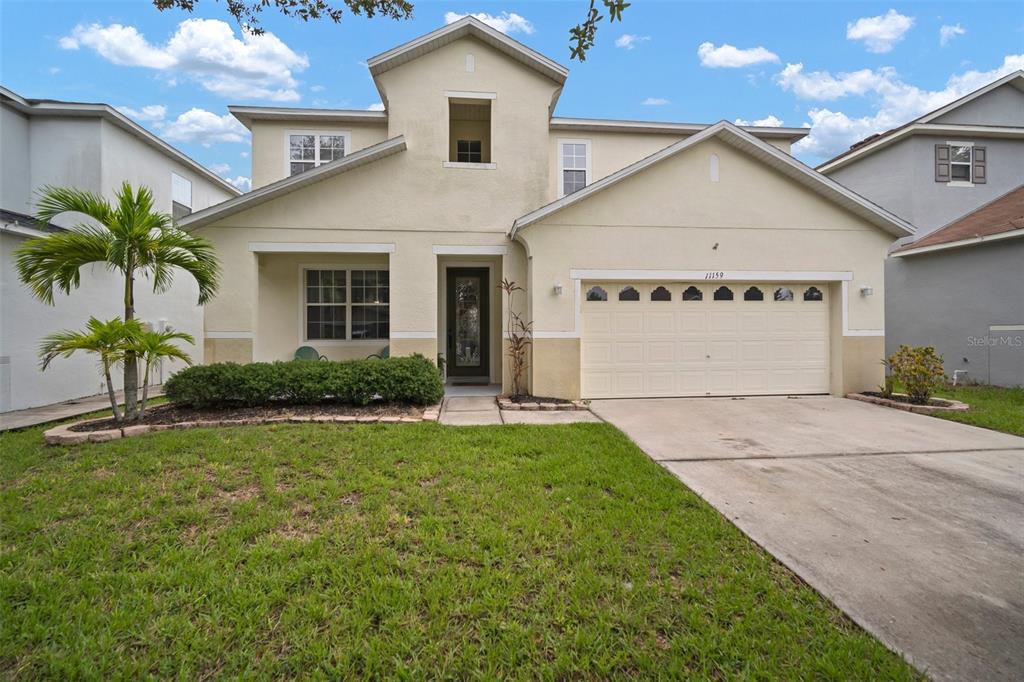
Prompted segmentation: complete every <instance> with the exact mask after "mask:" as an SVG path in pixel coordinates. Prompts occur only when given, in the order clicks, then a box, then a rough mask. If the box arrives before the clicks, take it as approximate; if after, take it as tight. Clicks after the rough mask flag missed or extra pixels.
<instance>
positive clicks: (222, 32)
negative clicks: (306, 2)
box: [60, 19, 309, 102]
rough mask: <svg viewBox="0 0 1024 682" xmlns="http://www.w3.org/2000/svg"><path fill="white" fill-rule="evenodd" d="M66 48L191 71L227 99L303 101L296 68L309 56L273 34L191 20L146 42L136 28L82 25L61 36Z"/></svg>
mask: <svg viewBox="0 0 1024 682" xmlns="http://www.w3.org/2000/svg"><path fill="white" fill-rule="evenodd" d="M60 46H61V47H62V48H64V49H65V50H77V49H80V48H81V47H83V46H84V47H88V48H91V49H93V50H95V51H96V52H97V53H98V54H99V55H100V56H101V57H103V58H104V59H106V60H107V61H109V62H111V63H113V64H118V65H121V66H140V67H144V68H150V69H156V70H158V71H163V72H169V73H180V74H183V75H187V76H189V77H191V78H193V79H195V80H196V81H198V82H199V84H200V85H202V87H203V88H205V89H206V90H209V91H210V92H213V93H216V94H218V95H222V96H225V97H244V98H247V99H252V98H255V99H268V100H273V101H278V102H293V101H296V100H298V99H299V93H298V90H297V87H298V83H297V82H296V80H295V78H294V75H293V72H295V71H303V70H305V69H306V68H307V67H308V66H309V60H308V59H307V58H306V57H305V56H304V55H300V54H297V53H295V52H294V51H293V50H292V49H291V48H290V47H288V46H287V45H285V44H284V43H283V42H282V41H281V40H280V39H279V38H278V37H277V36H275V35H274V34H273V33H270V32H267V33H264V34H263V35H258V36H257V35H252V34H251V33H248V32H246V31H244V30H243V31H242V32H241V39H239V38H237V37H236V36H235V33H234V30H233V29H232V27H231V26H230V25H229V24H227V23H226V22H223V21H219V20H216V19H186V20H185V21H183V22H181V23H180V24H178V28H177V30H176V31H175V32H174V34H173V35H172V36H171V37H170V38H169V39H168V41H167V42H166V43H165V44H163V45H154V44H153V43H150V42H149V41H148V40H146V37H145V36H143V35H142V34H141V33H139V31H138V29H136V28H135V27H134V26H123V25H121V24H110V25H108V26H102V25H100V24H89V25H84V24H79V25H78V26H76V27H75V28H74V29H73V30H72V31H71V35H69V36H65V37H63V38H61V39H60Z"/></svg>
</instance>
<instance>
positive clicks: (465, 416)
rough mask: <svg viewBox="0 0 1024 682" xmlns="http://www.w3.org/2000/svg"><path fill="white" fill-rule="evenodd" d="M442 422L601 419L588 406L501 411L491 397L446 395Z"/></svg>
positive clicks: (556, 422) (550, 421) (580, 420)
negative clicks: (584, 408)
mask: <svg viewBox="0 0 1024 682" xmlns="http://www.w3.org/2000/svg"><path fill="white" fill-rule="evenodd" d="M440 421H441V423H442V424H447V425H449V426H487V425H490V424H577V423H594V422H600V421H601V420H600V419H599V418H598V417H597V416H595V415H594V414H593V413H591V412H588V411H587V410H572V411H564V412H563V411H557V412H546V411H545V412H531V411H525V410H517V411H504V412H503V411H501V410H499V409H498V403H497V401H496V400H495V399H494V398H493V397H483V396H449V397H447V398H445V399H444V405H443V406H442V407H441V419H440Z"/></svg>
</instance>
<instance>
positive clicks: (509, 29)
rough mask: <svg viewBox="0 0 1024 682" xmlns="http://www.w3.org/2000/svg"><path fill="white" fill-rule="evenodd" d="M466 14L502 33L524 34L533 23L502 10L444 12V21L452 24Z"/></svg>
mask: <svg viewBox="0 0 1024 682" xmlns="http://www.w3.org/2000/svg"><path fill="white" fill-rule="evenodd" d="M466 16H472V17H475V18H476V19H479V20H480V21H482V22H484V23H485V24H487V25H488V26H490V27H491V28H493V29H496V30H498V31H501V32H502V33H525V34H526V35H530V34H531V33H533V24H531V23H530V22H529V21H528V20H527V19H526V18H525V17H523V16H521V15H519V14H516V13H515V12H502V13H501V14H487V13H485V12H478V13H476V14H459V13H458V12H445V15H444V23H446V24H454V23H455V22H456V21H458V20H459V19H462V18H463V17H466Z"/></svg>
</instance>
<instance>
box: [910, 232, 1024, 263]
mask: <svg viewBox="0 0 1024 682" xmlns="http://www.w3.org/2000/svg"><path fill="white" fill-rule="evenodd" d="M1014 237H1024V229H1016V230H1010V231H1009V232H1000V233H999V234H987V235H982V236H980V237H971V238H969V239H958V240H957V241H955V242H946V243H945V244H933V245H931V246H921V247H918V248H916V249H907V250H906V251H897V252H896V253H893V254H890V255H891V256H892V257H893V258H903V257H904V256H916V255H918V254H922V253H931V252H933V251H945V250H947V249H959V248H961V247H964V246H974V245H975V244H981V243H983V242H997V241H1001V240H1003V239H1013V238H1014Z"/></svg>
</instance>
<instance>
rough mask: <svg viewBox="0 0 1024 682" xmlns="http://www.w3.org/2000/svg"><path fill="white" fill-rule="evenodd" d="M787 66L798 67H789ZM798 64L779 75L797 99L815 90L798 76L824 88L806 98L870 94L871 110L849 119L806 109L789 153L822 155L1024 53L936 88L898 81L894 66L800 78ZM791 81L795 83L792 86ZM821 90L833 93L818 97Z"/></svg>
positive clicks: (986, 76)
mask: <svg viewBox="0 0 1024 682" xmlns="http://www.w3.org/2000/svg"><path fill="white" fill-rule="evenodd" d="M790 67H798V68H796V69H793V70H790ZM801 68H802V66H801V65H799V64H795V65H793V64H791V65H787V67H786V69H785V70H783V74H785V73H786V71H790V74H789V80H788V81H786V80H784V79H783V78H782V74H780V77H779V84H780V85H781V86H782V87H783V89H786V90H789V89H792V90H793V92H794V93H795V94H797V96H798V97H801V96H803V95H802V94H801V93H804V94H805V95H812V94H815V91H814V90H813V88H812V87H810V85H808V83H807V82H804V81H802V80H801V78H803V77H812V76H813V77H814V78H813V79H812V80H815V81H820V82H821V83H824V84H825V86H826V87H825V91H824V93H823V92H818V93H817V94H818V95H819V96H817V97H810V98H811V99H836V98H837V97H839V96H843V95H860V96H873V97H875V98H876V100H877V103H876V108H875V111H874V113H872V114H868V115H866V116H857V117H851V116H849V115H847V114H845V113H843V112H841V111H833V110H832V109H827V108H818V109H811V110H810V111H808V112H807V116H808V118H809V119H810V126H811V133H810V135H808V136H807V137H805V138H803V139H802V140H800V141H799V142H797V143H796V144H795V145H793V151H794V152H797V153H801V154H806V155H809V156H814V157H817V158H827V157H830V156H833V155H834V154H837V153H839V152H841V151H843V150H845V149H847V148H848V147H849V146H850V145H851V144H853V143H854V142H857V141H858V140H862V139H864V138H865V137H868V136H869V135H873V134H875V133H881V132H884V131H886V130H889V129H891V128H895V127H897V126H900V125H903V124H904V123H907V122H909V121H912V120H913V119H915V118H917V117H918V116H921V115H922V114H925V113H927V112H929V111H933V110H935V109H938V108H940V107H942V106H945V105H946V104H949V103H950V102H952V101H954V100H956V99H959V98H960V97H963V96H964V95H966V94H968V93H970V92H973V91H975V90H977V89H978V88H980V87H982V86H984V85H987V84H989V83H991V82H992V81H994V80H996V79H998V78H1001V77H1003V76H1005V75H1006V74H1008V73H1012V72H1014V71H1017V70H1018V69H1024V54H1016V55H1007V56H1006V57H1005V58H1004V59H1003V63H1002V64H1001V65H999V66H998V67H996V68H994V69H991V70H989V71H966V72H964V73H962V74H955V75H953V76H950V77H949V79H948V80H947V81H946V86H945V87H944V88H942V89H941V90H923V89H921V88H918V87H917V86H914V85H910V84H909V83H905V82H903V81H902V80H901V79H900V77H899V75H898V74H897V73H896V70H895V69H892V68H884V69H879V70H877V71H871V70H870V69H865V70H863V71H858V72H856V76H855V77H854V78H851V76H853V74H839V76H838V77H833V76H831V75H830V74H829V73H828V72H814V73H812V74H807V75H806V76H802V74H801ZM794 84H797V85H796V87H794ZM822 94H829V95H833V96H829V97H824V96H821V95H822Z"/></svg>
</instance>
